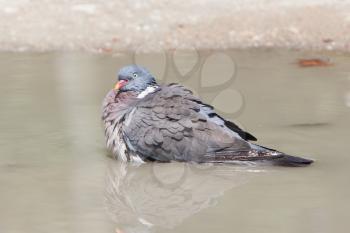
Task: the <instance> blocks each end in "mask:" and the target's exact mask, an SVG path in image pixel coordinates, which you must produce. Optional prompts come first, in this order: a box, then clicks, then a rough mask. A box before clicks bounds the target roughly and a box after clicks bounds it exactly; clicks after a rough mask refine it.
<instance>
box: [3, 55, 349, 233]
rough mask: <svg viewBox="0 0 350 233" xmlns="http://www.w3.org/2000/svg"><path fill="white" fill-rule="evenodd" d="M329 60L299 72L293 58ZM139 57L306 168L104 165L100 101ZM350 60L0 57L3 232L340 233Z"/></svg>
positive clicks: (345, 195) (345, 208)
mask: <svg viewBox="0 0 350 233" xmlns="http://www.w3.org/2000/svg"><path fill="white" fill-rule="evenodd" d="M313 57H321V58H328V59H330V60H331V63H333V65H332V66H328V67H314V68H300V67H298V65H297V64H296V62H297V59H299V58H313ZM135 59H136V61H137V62H139V63H141V64H144V65H146V66H148V67H149V68H150V69H151V70H152V71H153V72H154V73H155V74H156V75H157V77H158V79H159V80H161V81H163V82H181V83H183V84H185V85H186V86H189V87H190V88H192V89H193V90H195V92H196V93H197V94H198V95H200V96H201V97H202V98H203V99H204V100H206V101H207V102H209V103H212V104H213V105H215V106H216V107H217V108H218V111H219V112H220V113H222V114H223V115H225V116H226V117H228V118H230V119H232V120H235V121H237V122H238V123H239V124H240V125H242V127H244V128H245V129H246V130H248V131H249V132H252V133H253V135H255V136H256V137H257V138H258V139H259V143H261V144H263V145H265V146H269V147H273V148H278V149H279V150H282V151H285V152H287V153H289V154H294V155H302V156H306V157H311V158H314V159H315V160H316V163H315V164H313V165H312V166H311V167H308V168H278V167H252V166H247V167H239V166H196V165H187V164H181V163H171V164H156V165H149V164H148V165H144V166H141V167H135V166H132V165H128V164H121V163H119V162H116V161H114V160H112V159H111V158H109V157H108V156H107V152H106V150H105V146H104V136H103V130H102V127H101V122H100V110H101V105H100V104H101V101H102V98H103V97H104V95H105V93H106V92H107V91H108V90H109V89H110V88H111V87H112V86H113V84H114V82H115V74H116V72H117V70H118V69H119V68H120V67H121V66H123V65H126V64H129V63H132V62H133V61H135ZM349 64H350V57H349V56H348V55H342V54H331V53H323V54H321V53H307V52H293V51H279V50H271V51H270V50H265V51H261V50H248V51H247V50H246V51H243V50H242V51H221V52H220V51H201V52H198V53H195V52H187V53H181V52H179V53H171V52H170V53H164V54H144V55H136V56H134V55H131V54H120V55H118V56H114V57H113V56H110V55H91V54H85V53H1V54H0V109H1V110H0V111H1V114H0V129H1V131H0V207H1V212H0V231H1V232H4V233H23V232H26V233H34V232H35V233H40V232H45V233H46V232H65V233H66V232H72V233H73V232H74V233H75V232H85V233H95V232H96V233H102V232H125V233H127V232H137V233H142V232H240V233H244V232H249V233H252V232H259V233H264V232H266V233H267V232H269V233H270V232H287V233H289V232H290V233H292V232H298V233H303V232H305V233H306V232H307V233H310V232H315V233H316V232H317V233H322V232H346V231H347V225H348V224H347V221H348V218H349V214H348V212H349V210H350V206H349V203H350V188H349V181H348V177H349V169H350V165H349V164H350V159H349V153H348V148H347V147H348V141H349V138H350V133H349V126H350V125H349V124H350V123H349V117H350V111H349V110H350V66H349Z"/></svg>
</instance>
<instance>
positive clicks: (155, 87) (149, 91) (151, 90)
mask: <svg viewBox="0 0 350 233" xmlns="http://www.w3.org/2000/svg"><path fill="white" fill-rule="evenodd" d="M157 88H158V86H149V87H147V88H146V89H145V90H144V91H143V92H141V93H140V94H139V95H138V96H137V98H138V99H143V98H145V97H146V95H148V94H150V93H153V92H154V91H155V90H156V89H157Z"/></svg>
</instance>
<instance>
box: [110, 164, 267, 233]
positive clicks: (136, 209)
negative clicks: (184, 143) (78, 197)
mask: <svg viewBox="0 0 350 233" xmlns="http://www.w3.org/2000/svg"><path fill="white" fill-rule="evenodd" d="M257 172H263V170H262V168H261V167H260V168H258V167H253V166H226V165H210V164H188V163H175V162H174V163H165V164H164V163H153V164H152V163H149V164H143V165H141V166H135V165H133V164H130V163H123V162H119V161H114V160H113V161H111V164H110V167H109V169H108V173H107V184H106V194H105V196H106V205H107V209H108V212H109V214H110V215H111V217H112V219H113V221H114V222H115V223H116V225H117V229H116V232H118V233H145V232H153V231H154V229H156V228H168V229H169V228H174V227H175V226H177V225H178V224H180V223H181V222H183V221H184V220H185V219H187V218H189V217H190V216H192V215H194V214H196V213H198V212H200V211H201V210H203V209H206V208H208V207H211V206H214V205H216V203H217V201H218V199H219V198H220V196H222V195H223V194H224V192H225V191H227V190H230V189H232V188H234V187H238V186H240V185H242V184H244V183H246V182H247V181H248V180H249V179H250V178H251V177H252V176H254V174H255V173H257Z"/></svg>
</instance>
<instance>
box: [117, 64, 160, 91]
mask: <svg viewBox="0 0 350 233" xmlns="http://www.w3.org/2000/svg"><path fill="white" fill-rule="evenodd" d="M152 85H157V83H156V80H155V78H154V77H153V75H152V74H151V73H150V72H149V71H148V70H147V69H146V68H144V67H142V66H138V65H129V66H125V67H123V68H121V69H120V70H119V73H118V82H117V83H116V85H115V87H114V89H115V90H118V91H121V92H124V91H135V92H142V91H144V90H145V89H146V88H147V87H149V86H152Z"/></svg>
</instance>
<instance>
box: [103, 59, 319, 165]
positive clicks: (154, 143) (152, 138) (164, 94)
mask: <svg viewBox="0 0 350 233" xmlns="http://www.w3.org/2000/svg"><path fill="white" fill-rule="evenodd" d="M102 120H103V122H104V126H105V136H106V141H107V147H108V149H109V150H110V151H111V152H112V153H113V155H114V156H115V157H116V158H119V159H121V160H123V161H131V162H137V163H143V162H148V161H157V162H170V161H181V162H197V163H239V162H246V161H252V162H255V163H256V162H268V163H271V164H273V165H281V166H306V165H309V164H311V163H312V162H313V161H312V160H309V159H304V158H300V157H296V156H290V155H287V154H285V153H282V152H279V151H276V150H273V149H269V148H266V147H263V146H259V145H257V144H254V143H252V142H249V141H256V140H257V139H256V138H255V137H254V136H253V135H251V134H250V133H248V132H245V131H244V130H242V129H241V128H239V127H238V126H237V125H236V124H234V123H233V122H231V121H228V120H226V119H224V118H223V117H221V116H220V115H219V114H217V113H216V112H215V110H214V108H213V107H212V106H210V105H209V104H206V103H204V102H203V101H202V100H200V99H199V98H198V97H195V96H194V95H193V93H192V91H190V90H188V89H186V88H185V87H183V86H182V85H180V84H175V83H172V84H169V85H158V84H157V82H156V80H155V78H154V77H153V75H152V74H151V73H150V72H149V71H148V70H147V69H145V68H144V67H141V66H138V65H130V66H126V67H123V68H122V69H121V70H120V71H119V73H118V82H117V83H116V85H115V87H114V89H112V90H111V91H109V92H108V94H107V95H106V97H105V99H104V101H103V113H102Z"/></svg>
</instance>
